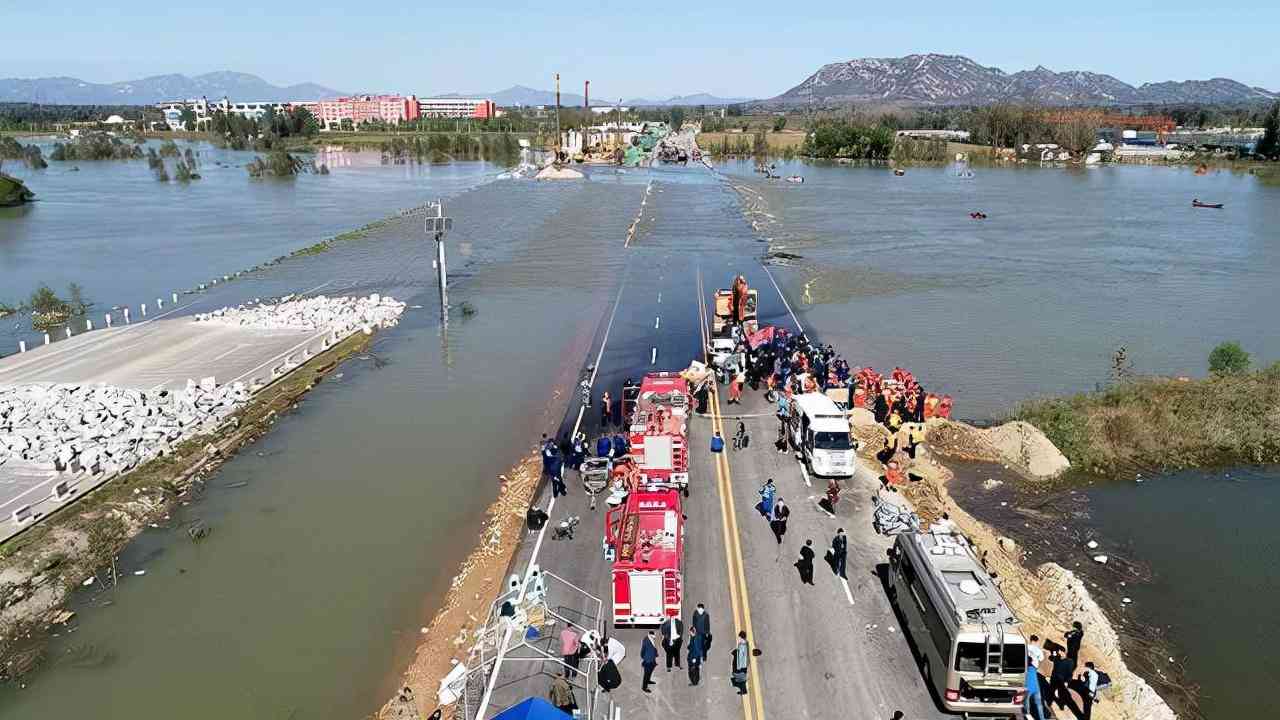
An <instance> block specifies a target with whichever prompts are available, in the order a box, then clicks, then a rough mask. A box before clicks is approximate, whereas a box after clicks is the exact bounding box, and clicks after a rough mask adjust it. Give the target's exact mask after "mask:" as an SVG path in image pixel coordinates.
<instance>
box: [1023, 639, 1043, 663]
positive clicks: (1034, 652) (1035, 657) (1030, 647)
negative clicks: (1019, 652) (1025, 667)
mask: <svg viewBox="0 0 1280 720" xmlns="http://www.w3.org/2000/svg"><path fill="white" fill-rule="evenodd" d="M1027 657H1028V658H1030V660H1031V666H1032V667H1035V668H1038V667H1040V663H1042V662H1044V648H1042V647H1040V636H1039V635H1032V636H1031V642H1029V643H1027Z"/></svg>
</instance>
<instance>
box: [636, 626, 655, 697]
mask: <svg viewBox="0 0 1280 720" xmlns="http://www.w3.org/2000/svg"><path fill="white" fill-rule="evenodd" d="M653 638H654V636H653V631H652V630H650V631H649V634H648V635H645V636H644V640H643V641H642V642H641V643H640V667H642V668H644V680H643V681H642V682H641V684H640V689H641V690H643V691H645V692H650V690H649V686H650V685H653V684H655V683H656V681H655V680H654V679H653V671H654V669H655V668H657V667H658V644H657V643H656V642H655V641H654V639H653Z"/></svg>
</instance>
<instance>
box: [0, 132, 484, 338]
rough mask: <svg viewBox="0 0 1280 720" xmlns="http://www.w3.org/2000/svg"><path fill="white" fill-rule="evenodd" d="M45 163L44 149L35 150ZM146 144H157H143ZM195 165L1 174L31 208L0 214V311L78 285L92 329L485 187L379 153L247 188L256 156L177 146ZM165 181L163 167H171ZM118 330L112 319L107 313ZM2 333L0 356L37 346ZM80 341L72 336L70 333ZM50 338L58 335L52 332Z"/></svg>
mask: <svg viewBox="0 0 1280 720" xmlns="http://www.w3.org/2000/svg"><path fill="white" fill-rule="evenodd" d="M38 144H40V145H42V146H43V147H44V150H45V155H46V156H47V155H48V154H49V149H50V147H51V145H50V144H47V143H38ZM151 144H152V145H154V144H155V143H151ZM178 145H179V148H181V149H183V150H185V149H187V148H191V149H192V151H193V152H195V153H196V154H197V162H198V163H199V173H200V175H201V179H200V180H196V181H193V182H191V183H186V184H184V183H178V182H172V181H171V182H168V183H162V182H158V181H156V179H155V177H154V176H153V175H152V173H151V170H150V169H149V168H148V167H147V163H146V161H145V160H130V161H116V160H100V161H92V162H90V161H83V162H53V161H50V162H49V167H48V168H46V169H44V170H30V169H27V168H26V167H25V166H24V165H22V164H21V163H16V162H9V163H5V171H6V172H8V173H10V174H12V175H15V176H17V177H20V178H22V179H23V180H24V181H25V182H26V183H27V186H28V187H29V188H31V190H32V191H33V192H35V193H36V198H37V202H35V203H32V204H29V205H25V206H23V207H19V208H0V303H6V304H9V305H13V306H16V305H18V303H20V302H22V301H24V300H26V299H27V298H28V297H29V296H30V294H31V291H32V290H35V289H36V288H37V287H39V286H40V285H41V284H42V283H43V284H47V285H48V286H49V287H51V288H53V290H54V291H55V292H56V293H58V294H59V295H61V296H62V297H63V298H64V299H65V298H66V288H67V286H68V285H69V284H70V283H77V284H79V285H81V286H82V287H83V288H84V294H85V297H86V298H87V299H89V300H90V301H92V302H93V303H94V304H95V307H94V317H93V319H94V324H95V325H97V326H99V327H100V326H101V325H102V324H103V318H102V314H103V313H105V312H109V311H110V310H111V308H112V307H113V306H115V305H120V306H132V308H133V314H134V317H137V316H138V305H139V304H140V303H144V302H146V303H149V304H150V305H151V308H152V310H153V311H154V308H155V302H154V301H155V298H157V297H162V298H164V299H165V305H168V304H169V296H170V293H173V292H179V293H181V292H182V291H183V290H186V289H188V288H194V287H195V286H197V285H199V284H201V283H208V282H209V281H210V280H212V279H215V278H221V277H222V276H223V275H231V274H234V273H235V272H237V271H241V270H246V269H248V268H250V267H253V266H254V265H257V264H259V263H262V262H266V261H269V260H272V259H274V258H276V257H279V256H281V255H287V254H288V253H290V252H292V251H294V250H297V249H299V248H302V247H306V246H309V245H311V244H313V243H315V242H318V241H319V240H323V239H324V238H327V237H332V236H334V235H337V234H339V233H342V232H345V231H348V230H352V229H354V228H358V227H360V226H363V225H365V224H367V223H370V222H373V221H375V220H380V219H382V218H385V217H388V216H389V215H394V214H395V213H397V212H399V211H400V210H403V209H408V208H412V207H416V206H419V205H422V204H424V203H425V202H427V201H428V200H433V199H436V198H438V197H446V198H447V197H450V196H453V195H456V194H457V193H459V192H461V191H463V190H465V189H467V188H471V187H474V186H476V185H479V184H481V183H484V182H487V181H490V180H492V179H493V178H494V177H496V176H497V175H498V174H499V173H500V172H502V168H501V167H498V166H495V165H491V164H489V163H484V162H458V163H450V164H442V165H430V164H425V165H422V164H409V165H383V164H382V163H381V158H380V156H379V153H377V152H363V153H355V152H341V151H336V150H335V151H321V152H317V153H315V154H314V155H300V156H299V157H303V158H314V159H315V161H316V162H317V163H325V164H327V165H328V166H329V168H330V174H328V175H300V176H297V177H294V178H289V179H279V178H266V179H253V178H250V177H249V174H248V173H247V172H246V171H245V169H244V164H245V163H247V162H248V161H250V160H252V159H253V157H254V153H252V152H247V151H234V150H222V149H218V148H215V147H213V146H212V145H210V144H208V143H204V142H179V143H178ZM170 170H171V173H170V174H172V161H170ZM116 315H117V319H118V318H119V313H116ZM9 320H10V321H9V322H8V323H5V322H0V354H4V355H7V354H9V353H10V352H13V351H14V350H15V349H16V347H17V343H18V341H19V340H26V341H27V344H28V345H31V344H33V343H34V342H36V341H40V340H41V337H40V335H39V334H37V333H35V332H34V331H32V329H31V327H30V322H28V321H26V320H25V319H24V321H23V322H22V323H21V324H20V325H19V327H17V328H15V327H14V324H15V319H14V318H10V319H9ZM75 329H76V330H79V327H77V328H75ZM55 335H56V333H55Z"/></svg>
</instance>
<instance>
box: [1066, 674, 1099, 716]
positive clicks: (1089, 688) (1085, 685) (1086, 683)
mask: <svg viewBox="0 0 1280 720" xmlns="http://www.w3.org/2000/svg"><path fill="white" fill-rule="evenodd" d="M1072 685H1073V687H1072V689H1073V690H1075V691H1076V692H1078V693H1080V704H1081V705H1082V706H1083V707H1081V708H1080V714H1079V715H1077V716H1076V717H1078V718H1080V720H1089V718H1091V717H1092V716H1093V703H1094V701H1095V700H1096V699H1097V697H1098V669H1097V668H1095V667H1094V666H1093V663H1091V662H1087V663H1085V664H1084V672H1082V673H1080V677H1079V678H1077V679H1076V681H1075V682H1074V683H1073V684H1072Z"/></svg>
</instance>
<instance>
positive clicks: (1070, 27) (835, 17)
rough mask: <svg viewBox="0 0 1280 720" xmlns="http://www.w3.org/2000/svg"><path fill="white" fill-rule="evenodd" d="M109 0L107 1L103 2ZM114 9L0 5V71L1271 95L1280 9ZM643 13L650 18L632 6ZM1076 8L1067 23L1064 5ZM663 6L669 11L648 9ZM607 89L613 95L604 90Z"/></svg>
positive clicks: (1255, 5) (707, 4) (379, 82)
mask: <svg viewBox="0 0 1280 720" xmlns="http://www.w3.org/2000/svg"><path fill="white" fill-rule="evenodd" d="M108 4H110V3H109V2H108ZM218 5H219V6H220V7H208V6H203V5H193V4H189V3H188V2H186V0H172V1H171V2H166V3H137V2H135V3H129V4H119V5H118V6H116V7H108V6H107V5H104V4H102V3H96V2H87V1H86V0H67V1H66V2H58V3H31V2H23V1H22V0H0V26H4V27H6V28H7V29H6V31H5V32H4V34H3V38H4V39H3V42H0V77H37V76H50V75H70V76H74V77H79V78H82V79H84V80H88V81H91V82H111V81H117V80H132V79H136V78H139V77H144V76H147V75H157V74H162V73H171V72H177V73H185V74H189V75H191V74H198V73H202V72H209V71H213V70H236V71H241V72H248V73H253V74H256V75H260V76H262V77H263V78H265V79H266V80H268V81H269V82H272V83H275V84H278V85H286V84H292V83H298V82H318V83H320V84H323V85H327V86H329V87H333V88H336V89H339V90H348V91H363V90H386V91H399V92H405V93H410V92H413V93H418V94H430V93H437V92H445V91H466V92H488V91H494V90H499V89H502V88H506V87H508V86H511V85H514V84H521V85H528V86H531V87H537V88H548V89H549V88H550V87H551V86H552V74H553V73H555V72H560V73H561V75H562V77H563V82H564V86H565V88H566V89H567V90H572V91H574V92H581V88H582V80H591V85H592V95H593V96H595V97H600V98H601V99H602V100H604V99H606V98H612V97H615V96H617V95H622V96H626V97H634V96H646V97H667V96H670V95H673V94H687V93H693V92H700V91H706V92H711V93H713V94H716V95H721V96H728V95H745V96H754V97H768V96H773V95H776V94H778V93H781V92H783V91H785V90H787V89H788V88H790V87H792V86H793V85H795V84H797V83H799V82H800V81H801V80H803V79H804V78H805V77H807V76H808V75H809V73H811V72H813V71H814V70H815V69H817V67H818V66H820V65H822V64H824V63H828V62H835V61H840V60H848V59H851V58H855V57H868V56H877V57H886V56H899V55H906V54H909V53H913V52H921V53H923V52H939V53H955V54H962V55H967V56H969V57H971V58H973V59H974V60H976V61H977V62H979V63H982V64H984V65H994V66H997V67H1000V68H1002V69H1004V70H1006V71H1008V72H1014V71H1017V70H1023V69H1029V68H1033V67H1035V66H1036V65H1045V66H1046V67H1049V68H1051V69H1054V70H1092V71H1095V72H1105V73H1109V74H1111V75H1114V76H1116V77H1117V78H1119V79H1121V80H1123V81H1125V82H1129V83H1132V84H1135V85H1136V84H1140V83H1143V82H1153V81H1160V80H1185V79H1206V78H1210V77H1230V78H1233V79H1236V80H1240V81H1241V82H1245V83H1247V84H1250V85H1261V86H1263V87H1265V88H1268V89H1271V90H1280V42H1277V41H1276V38H1275V33H1276V31H1277V29H1278V28H1280V3H1277V2H1274V0H1273V1H1272V2H1270V3H1264V2H1234V3H1232V2H1228V4H1227V5H1216V6H1215V5H1214V4H1212V3H1203V2H1197V3H1192V2H1184V1H1183V0H1169V1H1167V2H1161V3H1149V2H1127V1H1125V2H1117V3H1097V4H1095V5H1094V7H1092V8H1089V7H1086V6H1070V5H1069V4H1068V5H1067V6H1064V5H1062V4H1060V3H1053V4H1052V5H1053V6H1055V7H1056V8H1057V10H1054V9H1049V6H1050V5H1051V4H1050V3H1040V2H1034V0H1033V1H1032V2H1024V1H1019V2H1013V1H1010V0H1000V1H999V2H992V3H987V4H985V5H982V6H981V7H974V6H973V5H972V4H970V3H962V2H952V3H937V2H909V3H876V4H874V6H873V7H871V8H867V7H866V5H865V4H863V3H851V2H840V3H837V2H810V3H786V2H771V3H749V2H739V3H727V2H722V1H721V0H696V1H695V2H693V3H690V4H689V5H686V6H684V7H680V8H679V9H678V10H672V8H673V7H678V6H675V5H673V4H670V3H635V2H627V3H623V2H612V1H607V2H596V3H590V2H588V3H573V2H557V3H546V4H545V5H546V7H544V8H532V7H530V6H529V5H526V4H524V3H516V2H509V1H508V2H502V1H500V0H474V1H473V2H466V3H463V2H457V1H456V0H448V2H443V3H439V2H434V1H432V0H428V2H426V3H423V2H413V1H410V0H381V2H376V3H351V2H348V3H345V4H337V3H332V2H329V1H328V0H320V1H319V2H300V1H299V0H271V1H270V2H265V3H236V2H231V3H219V4H218ZM646 7H649V8H653V9H654V10H653V12H648V13H646V12H645V11H644V10H643V8H646ZM1063 7H1068V8H1070V9H1071V10H1073V11H1074V12H1072V13H1071V14H1069V15H1067V16H1066V17H1063V16H1061V15H1060V14H1059V11H1060V10H1061V8H1063ZM660 10H666V12H665V13H662V12H659V11H660ZM604 93H609V95H605V94H604Z"/></svg>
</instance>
